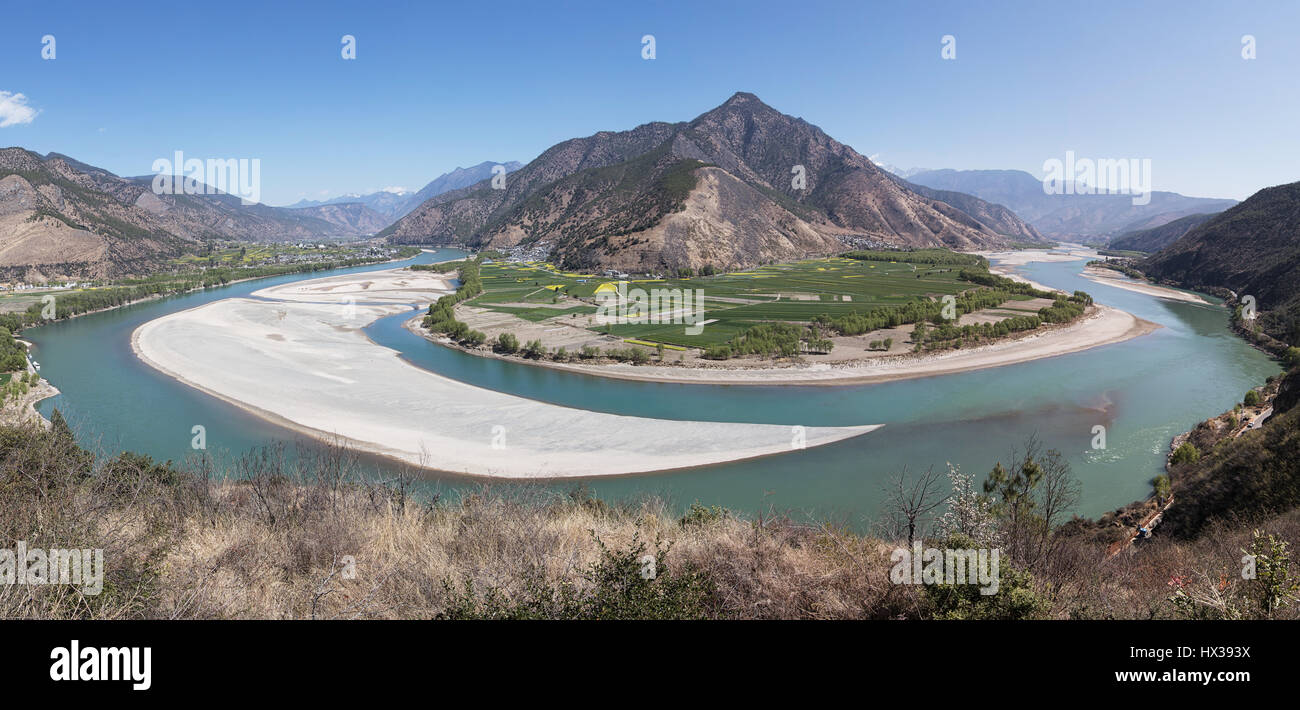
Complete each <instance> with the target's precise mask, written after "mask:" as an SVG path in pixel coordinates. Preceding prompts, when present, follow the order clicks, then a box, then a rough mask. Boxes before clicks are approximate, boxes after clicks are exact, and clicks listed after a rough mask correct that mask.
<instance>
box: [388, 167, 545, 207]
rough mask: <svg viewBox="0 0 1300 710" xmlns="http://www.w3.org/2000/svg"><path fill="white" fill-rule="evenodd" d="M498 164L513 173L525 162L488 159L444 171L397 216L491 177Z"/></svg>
mask: <svg viewBox="0 0 1300 710" xmlns="http://www.w3.org/2000/svg"><path fill="white" fill-rule="evenodd" d="M498 165H500V166H501V167H503V168H505V169H506V174H510V173H513V172H514V171H516V170H518V169H520V168H522V167H524V164H523V163H521V162H519V161H517V160H511V161H509V162H505V163H494V162H492V161H490V160H488V161H484V162H482V163H479V164H478V165H475V166H473V167H469V168H456V169H455V170H453V171H451V172H449V173H443V174H442V175H439V176H438V177H436V178H434V179H433V180H431V181H430V182H429V184H428V185H425V186H424V187H422V188H420V191H419V192H417V193H415V194H414V195H412V196H411V197H410V198H408V199H407V201H406V203H405V205H404V206H405V210H404V211H403V212H402V214H400V215H397V217H401V216H404V215H406V214H407V213H409V212H410V211H411V210H413V209H415V208H416V207H419V206H420V205H421V204H423V203H424V202H425V201H426V200H430V199H433V198H434V197H437V196H438V195H441V194H444V193H447V192H451V191H452V190H459V189H461V188H463V187H469V186H470V185H473V184H475V183H478V182H482V181H484V180H487V179H490V178H491V177H492V175H493V173H492V170H493V169H495V168H496V166H498Z"/></svg>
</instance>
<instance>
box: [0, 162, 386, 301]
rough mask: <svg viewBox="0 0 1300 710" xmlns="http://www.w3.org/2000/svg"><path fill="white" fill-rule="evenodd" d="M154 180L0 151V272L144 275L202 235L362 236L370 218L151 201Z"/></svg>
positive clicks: (207, 200)
mask: <svg viewBox="0 0 1300 710" xmlns="http://www.w3.org/2000/svg"><path fill="white" fill-rule="evenodd" d="M152 179H153V178H152V176H144V177H130V178H123V177H119V176H117V175H114V174H113V173H111V172H109V171H107V170H103V169H101V168H96V167H94V166H91V165H87V164H85V163H81V162H79V161H76V160H73V159H71V158H68V157H67V156H63V155H59V154H57V153H51V154H49V155H47V156H44V157H42V156H40V155H38V154H36V153H33V152H31V151H28V150H24V149H22V148H5V149H3V150H0V276H3V278H18V279H24V280H41V279H45V278H56V277H87V276H92V277H101V276H115V275H121V274H128V273H139V272H142V271H146V270H148V269H149V267H150V266H151V265H152V264H155V263H157V262H159V261H160V260H163V259H166V258H169V257H173V256H176V255H178V254H180V253H182V252H184V251H185V250H186V249H187V248H190V246H191V245H193V244H195V243H197V242H201V241H203V240H206V239H239V240H246V241H295V240H299V239H314V238H318V237H344V236H359V235H361V234H364V233H366V232H367V231H375V230H374V229H373V217H372V216H370V215H367V214H365V213H364V212H362V211H360V210H353V209H351V208H348V209H341V210H330V211H326V212H323V213H313V212H311V211H301V210H288V209H283V208H279V207H268V206H266V205H262V204H253V205H242V204H240V200H239V198H238V197H234V196H231V195H224V194H213V195H184V194H181V195H156V194H154V192H153V190H152V187H151V181H152Z"/></svg>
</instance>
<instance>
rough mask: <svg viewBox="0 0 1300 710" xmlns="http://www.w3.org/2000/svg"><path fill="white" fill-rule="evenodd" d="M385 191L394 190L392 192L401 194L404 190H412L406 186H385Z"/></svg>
mask: <svg viewBox="0 0 1300 710" xmlns="http://www.w3.org/2000/svg"><path fill="white" fill-rule="evenodd" d="M384 192H392V193H395V194H398V195H400V194H402V193H403V192H410V190H408V189H406V188H404V187H385V188H384Z"/></svg>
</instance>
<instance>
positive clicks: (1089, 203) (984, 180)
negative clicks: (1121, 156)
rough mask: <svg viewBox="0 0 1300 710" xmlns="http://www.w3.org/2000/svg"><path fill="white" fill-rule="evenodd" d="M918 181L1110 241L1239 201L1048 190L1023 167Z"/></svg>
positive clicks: (948, 173)
mask: <svg viewBox="0 0 1300 710" xmlns="http://www.w3.org/2000/svg"><path fill="white" fill-rule="evenodd" d="M908 180H910V181H911V182H914V183H916V184H918V185H924V186H926V187H930V188H934V189H937V190H952V191H956V192H963V193H966V194H970V195H974V196H976V197H979V198H981V199H984V200H987V201H989V202H994V203H997V204H999V205H1004V206H1006V207H1008V208H1010V209H1011V210H1012V211H1013V212H1015V213H1016V214H1017V215H1018V216H1019V217H1020V218H1021V219H1024V220H1025V221H1027V222H1029V224H1031V225H1033V226H1034V228H1035V229H1037V230H1038V231H1039V232H1041V233H1043V234H1045V235H1047V236H1049V237H1055V238H1069V239H1074V238H1081V239H1082V240H1083V241H1087V242H1091V243H1102V244H1104V243H1106V242H1107V241H1109V239H1110V238H1112V237H1116V236H1119V235H1120V234H1123V233H1125V232H1128V231H1132V230H1136V229H1144V228H1150V227H1157V226H1160V225H1162V224H1165V223H1167V222H1171V221H1173V220H1175V219H1178V218H1180V217H1185V216H1187V215H1190V214H1197V213H1213V212H1220V211H1222V210H1225V209H1227V208H1229V207H1232V206H1233V205H1235V204H1237V201H1236V200H1225V199H1213V198H1203V197H1186V196H1183V195H1180V194H1178V193H1175V192H1158V191H1153V192H1152V193H1151V201H1150V202H1149V203H1148V204H1145V205H1135V204H1133V198H1132V195H1118V194H1117V195H1110V194H1104V195H1080V194H1076V195H1064V194H1061V195H1049V194H1046V193H1044V192H1043V181H1042V180H1040V179H1038V178H1036V177H1034V176H1033V175H1030V174H1029V173H1027V172H1024V171H1023V170H931V171H929V172H922V173H916V174H915V175H912V176H911V177H909V178H908Z"/></svg>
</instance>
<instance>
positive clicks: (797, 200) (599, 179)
mask: <svg viewBox="0 0 1300 710" xmlns="http://www.w3.org/2000/svg"><path fill="white" fill-rule="evenodd" d="M966 198H967V199H965V200H963V202H964V203H965V204H967V208H968V209H972V210H974V208H973V207H971V206H972V205H974V206H975V207H978V208H979V210H978V211H981V212H987V213H988V214H989V215H993V214H999V218H1000V219H1002V220H1004V221H1005V222H1007V223H1013V222H1012V220H1013V219H1014V215H1005V214H1000V213H999V212H998V210H996V209H993V207H991V206H986V205H985V204H984V203H983V201H982V200H976V199H975V198H971V197H969V196H966ZM1020 229H1021V228H1020V227H1019V226H1017V227H1015V228H1014V230H1013V231H1019V230H1020ZM383 234H384V235H386V236H388V237H389V239H390V240H391V241H393V242H396V243H431V244H458V245H466V246H471V247H501V246H512V245H517V244H535V243H547V244H549V245H550V246H551V247H552V248H553V250H554V252H553V253H554V255H555V257H556V258H557V260H558V261H559V262H560V263H562V264H564V265H566V266H568V267H573V268H577V267H581V268H591V267H612V268H619V269H623V270H633V271H655V270H660V269H665V268H666V269H672V268H678V267H692V268H699V267H702V266H704V265H712V266H715V267H720V268H731V267H742V266H748V265H753V264H757V263H763V262H771V261H783V260H789V259H797V258H803V257H807V256H810V255H815V254H829V253H834V252H838V251H842V250H844V249H845V248H846V245H854V244H873V245H893V246H909V247H911V246H915V247H921V246H948V247H953V248H959V249H971V248H988V247H997V246H1002V245H1005V244H1006V243H1007V242H1008V238H1007V237H1006V236H1005V235H1003V234H1001V233H999V231H998V230H997V229H995V228H994V227H991V226H989V225H987V224H985V223H983V222H981V221H980V219H979V218H977V217H975V216H972V215H971V214H968V213H966V212H964V211H963V210H962V209H960V208H958V207H956V206H954V205H951V204H948V203H945V202H942V201H941V200H938V199H935V198H931V197H927V196H924V195H921V194H918V193H916V192H914V191H913V190H911V189H909V188H908V187H907V185H906V183H904V182H902V181H900V180H899V179H898V178H896V177H894V176H892V175H889V174H887V173H886V172H885V171H883V170H881V169H879V168H878V167H876V165H875V164H873V163H872V162H871V161H870V160H869V159H867V158H866V157H864V156H863V155H861V154H859V153H858V152H857V151H855V150H853V149H852V148H850V147H849V146H847V145H844V144H843V143H840V142H838V141H836V140H835V139H833V138H831V137H830V136H828V135H826V133H825V132H823V131H822V130H821V129H819V128H817V127H816V126H814V125H812V124H810V123H808V122H806V121H804V120H802V119H799V118H794V117H791V116H787V115H785V114H783V113H780V112H778V111H776V110H775V109H772V108H771V107H769V106H768V105H766V104H764V103H763V102H762V101H760V100H759V99H758V97H757V96H754V95H753V94H749V93H743V92H742V93H737V94H735V95H734V96H732V97H731V98H730V99H728V100H727V101H726V102H725V103H723V104H722V105H721V106H719V107H717V108H715V109H713V110H711V111H708V112H706V113H704V114H701V115H700V116H699V117H697V118H695V119H694V120H692V121H689V122H681V123H662V122H656V123H647V124H644V125H641V126H638V127H637V128H634V129H632V130H628V131H618V132H611V131H602V132H600V133H596V134H595V135H592V136H588V137H586V138H575V139H572V140H568V141H565V142H563V143H559V144H557V145H555V146H552V147H551V148H549V149H548V150H546V151H545V152H544V153H542V155H541V156H539V157H538V158H537V159H535V160H533V161H532V162H530V163H528V164H527V165H525V166H524V167H523V168H521V169H520V170H519V171H517V172H516V173H514V174H512V175H511V176H510V177H509V179H507V180H506V181H505V187H504V189H493V188H492V186H491V185H490V183H489V182H487V181H484V182H479V183H476V184H474V185H471V186H469V187H464V188H461V189H458V190H452V191H450V192H447V193H445V194H443V195H440V196H437V197H434V198H433V199H431V200H428V201H426V202H425V203H423V204H422V205H420V206H419V207H418V208H416V209H415V210H413V211H412V212H411V213H410V214H408V215H406V216H405V217H403V218H402V219H400V220H398V221H397V222H395V223H394V224H393V225H391V226H390V227H388V228H387V229H386V230H384V232H383Z"/></svg>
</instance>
